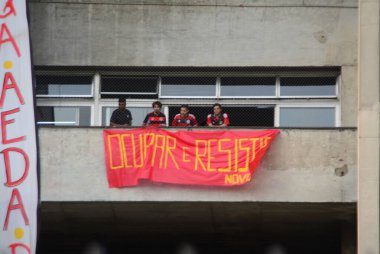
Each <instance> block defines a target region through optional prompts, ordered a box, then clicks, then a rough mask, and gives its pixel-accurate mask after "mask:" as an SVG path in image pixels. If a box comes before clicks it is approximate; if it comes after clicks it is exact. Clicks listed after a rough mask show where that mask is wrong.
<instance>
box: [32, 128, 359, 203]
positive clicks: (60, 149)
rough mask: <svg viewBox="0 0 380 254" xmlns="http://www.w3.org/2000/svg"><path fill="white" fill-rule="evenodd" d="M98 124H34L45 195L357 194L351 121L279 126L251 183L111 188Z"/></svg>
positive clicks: (304, 197) (278, 197)
mask: <svg viewBox="0 0 380 254" xmlns="http://www.w3.org/2000/svg"><path fill="white" fill-rule="evenodd" d="M102 131H103V130H102V129H100V128H39V140H40V157H41V158H40V160H41V200H42V201H44V202H45V201H170V202H176V201H179V202H186V201H189V202H194V201H207V202H213V201H218V202H240V201H254V202H311V203H312V202H355V201H356V174H357V168H356V139H355V136H356V131H355V130H354V129H310V130H307V129H287V130H281V133H280V134H279V135H278V137H277V138H276V140H275V141H274V142H273V143H272V147H271V148H270V149H269V150H268V152H267V154H266V156H265V158H264V160H263V161H262V164H261V166H260V167H259V168H258V169H257V170H256V172H255V173H254V176H253V179H252V181H251V182H250V183H248V184H246V185H244V186H242V187H233V188H217V187H199V186H180V185H170V184H159V183H150V182H142V183H141V185H139V186H138V187H132V188H122V189H110V188H108V183H107V177H106V170H105V161H104V149H103V139H102Z"/></svg>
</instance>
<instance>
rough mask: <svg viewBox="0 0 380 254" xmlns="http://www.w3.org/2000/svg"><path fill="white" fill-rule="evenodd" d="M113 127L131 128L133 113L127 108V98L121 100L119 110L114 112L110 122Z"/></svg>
mask: <svg viewBox="0 0 380 254" xmlns="http://www.w3.org/2000/svg"><path fill="white" fill-rule="evenodd" d="M110 122H111V123H110V125H111V127H119V128H120V127H129V126H131V124H132V114H131V111H129V110H128V109H127V108H126V100H125V98H120V99H119V108H118V109H115V110H114V111H113V112H112V116H111V120H110Z"/></svg>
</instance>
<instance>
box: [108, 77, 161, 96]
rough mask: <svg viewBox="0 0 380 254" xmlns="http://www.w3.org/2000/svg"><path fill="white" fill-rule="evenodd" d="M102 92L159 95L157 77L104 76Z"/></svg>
mask: <svg viewBox="0 0 380 254" xmlns="http://www.w3.org/2000/svg"><path fill="white" fill-rule="evenodd" d="M101 84H102V88H101V90H102V91H101V92H103V93H104V92H108V93H112V92H117V93H125V94H128V93H141V94H144V93H157V84H158V78H157V77H124V76H102V77H101Z"/></svg>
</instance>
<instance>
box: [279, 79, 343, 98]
mask: <svg viewBox="0 0 380 254" xmlns="http://www.w3.org/2000/svg"><path fill="white" fill-rule="evenodd" d="M280 94H281V96H334V95H336V77H289V78H281V79H280Z"/></svg>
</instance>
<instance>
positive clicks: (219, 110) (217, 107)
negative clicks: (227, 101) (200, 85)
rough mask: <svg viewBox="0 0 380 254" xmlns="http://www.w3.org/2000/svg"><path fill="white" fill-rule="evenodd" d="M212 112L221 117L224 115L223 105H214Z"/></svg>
mask: <svg viewBox="0 0 380 254" xmlns="http://www.w3.org/2000/svg"><path fill="white" fill-rule="evenodd" d="M212 110H213V111H214V115H217V116H218V115H220V113H222V105H220V104H219V103H215V104H214V105H212Z"/></svg>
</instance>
